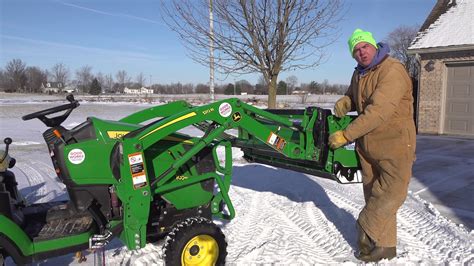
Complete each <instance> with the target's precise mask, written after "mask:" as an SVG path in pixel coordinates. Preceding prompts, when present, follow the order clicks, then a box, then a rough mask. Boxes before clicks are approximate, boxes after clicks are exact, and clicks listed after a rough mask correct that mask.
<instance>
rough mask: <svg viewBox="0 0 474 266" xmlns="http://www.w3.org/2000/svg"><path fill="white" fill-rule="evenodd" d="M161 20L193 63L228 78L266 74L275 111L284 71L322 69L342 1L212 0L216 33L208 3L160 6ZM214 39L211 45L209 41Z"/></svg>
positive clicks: (185, 0) (175, 0) (179, 1)
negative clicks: (210, 66)
mask: <svg viewBox="0 0 474 266" xmlns="http://www.w3.org/2000/svg"><path fill="white" fill-rule="evenodd" d="M162 3H163V4H162V9H161V10H162V17H163V19H164V20H165V22H166V23H167V24H168V25H169V26H170V28H171V29H172V30H174V31H176V32H177V33H178V34H179V36H180V37H181V39H182V41H183V43H184V45H185V46H186V47H187V48H188V49H189V55H190V56H191V58H192V59H193V60H195V61H196V62H198V63H201V64H203V65H209V63H210V60H211V59H212V58H213V57H212V56H211V57H210V56H209V48H210V46H211V45H213V47H214V51H215V53H216V56H215V60H214V62H215V66H216V70H217V71H219V72H221V73H224V74H246V73H255V72H260V73H262V75H263V77H264V79H265V80H266V84H268V85H269V86H268V106H269V107H270V108H274V107H275V106H276V88H277V80H278V75H279V74H280V72H282V71H286V70H293V69H303V68H309V67H315V66H318V65H319V64H320V63H321V62H322V60H323V58H324V55H325V54H324V51H323V48H324V47H326V46H328V45H329V44H331V43H332V42H333V41H334V40H335V38H336V37H337V36H336V34H335V33H336V25H337V24H338V22H339V20H340V19H341V17H340V10H341V2H340V0H334V1H319V0H251V1H245V0H240V1H233V0H212V11H213V25H214V27H213V28H214V29H213V31H212V32H211V31H210V30H209V18H208V16H209V8H210V6H209V4H210V1H209V0H172V1H171V2H170V1H164V0H163V1H162ZM209 40H212V41H209Z"/></svg>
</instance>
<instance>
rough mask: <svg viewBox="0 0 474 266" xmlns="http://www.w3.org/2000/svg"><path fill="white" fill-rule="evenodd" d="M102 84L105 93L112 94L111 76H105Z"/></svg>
mask: <svg viewBox="0 0 474 266" xmlns="http://www.w3.org/2000/svg"><path fill="white" fill-rule="evenodd" d="M103 84H104V90H105V91H106V92H112V88H113V86H114V78H113V77H112V74H108V75H105V77H104V83H103Z"/></svg>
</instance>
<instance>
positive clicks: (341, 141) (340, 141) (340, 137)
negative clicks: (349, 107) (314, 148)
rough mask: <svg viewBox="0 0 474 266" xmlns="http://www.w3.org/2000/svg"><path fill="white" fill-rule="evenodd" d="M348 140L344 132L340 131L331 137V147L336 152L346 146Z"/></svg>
mask: <svg viewBox="0 0 474 266" xmlns="http://www.w3.org/2000/svg"><path fill="white" fill-rule="evenodd" d="M347 142H348V140H347V139H346V137H345V136H344V133H343V132H342V130H338V131H336V132H334V133H333V134H331V136H329V147H331V149H333V150H335V149H337V148H339V147H341V146H344V145H345V144H346V143H347Z"/></svg>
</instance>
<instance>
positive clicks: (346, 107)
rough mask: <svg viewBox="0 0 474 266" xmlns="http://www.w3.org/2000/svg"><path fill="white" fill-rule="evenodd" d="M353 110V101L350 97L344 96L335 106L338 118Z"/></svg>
mask: <svg viewBox="0 0 474 266" xmlns="http://www.w3.org/2000/svg"><path fill="white" fill-rule="evenodd" d="M350 110H351V99H350V98H349V97H348V96H344V97H342V98H340V99H339V100H337V102H336V104H335V105H334V113H335V115H336V116H337V117H339V118H341V117H343V116H345V115H346V114H347V112H349V111H350Z"/></svg>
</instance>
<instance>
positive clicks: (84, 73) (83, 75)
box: [76, 66, 94, 93]
mask: <svg viewBox="0 0 474 266" xmlns="http://www.w3.org/2000/svg"><path fill="white" fill-rule="evenodd" d="M93 78H94V75H92V67H91V66H83V67H81V68H80V69H79V70H77V71H76V80H77V86H78V89H79V91H81V92H82V93H88V92H89V87H90V85H91V83H92V79H93Z"/></svg>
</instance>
